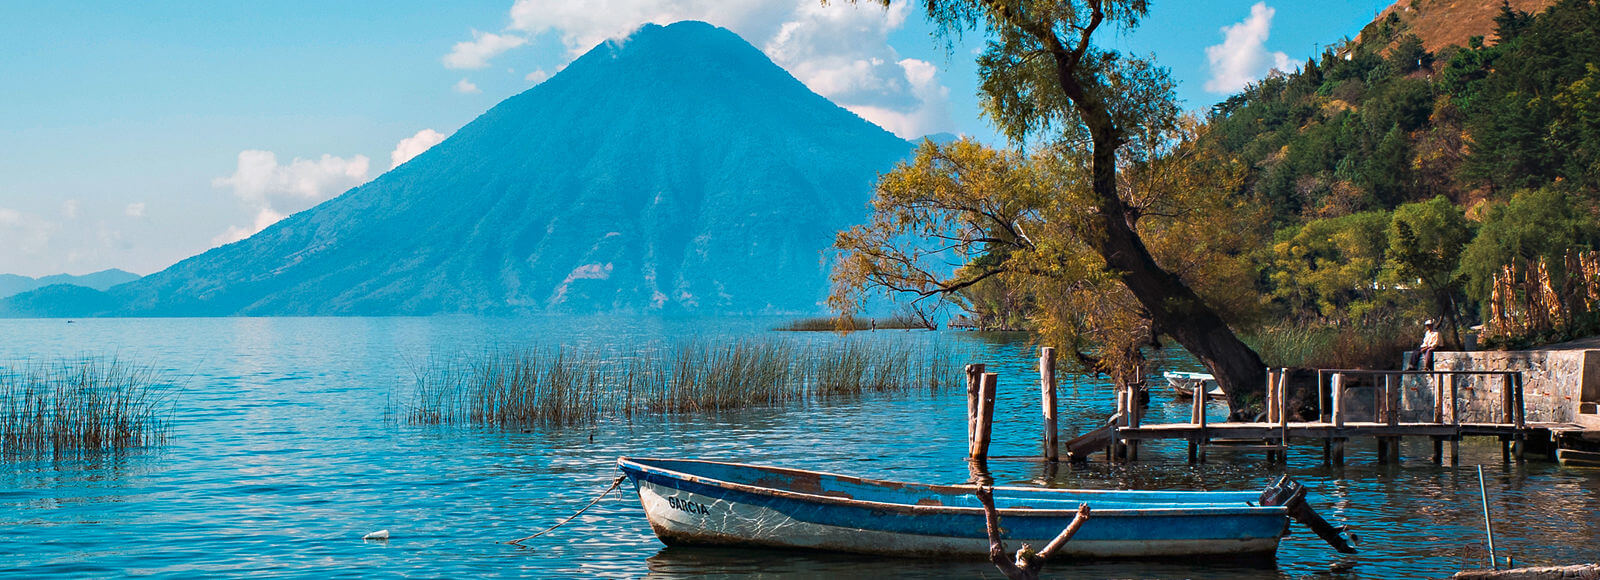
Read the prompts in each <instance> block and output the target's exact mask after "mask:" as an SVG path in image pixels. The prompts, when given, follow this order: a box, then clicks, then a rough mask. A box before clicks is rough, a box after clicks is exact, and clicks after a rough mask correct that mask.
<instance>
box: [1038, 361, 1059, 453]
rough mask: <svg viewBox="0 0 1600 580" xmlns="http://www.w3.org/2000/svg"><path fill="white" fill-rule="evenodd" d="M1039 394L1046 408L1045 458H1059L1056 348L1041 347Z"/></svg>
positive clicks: (1041, 402) (1042, 404) (1041, 403)
mask: <svg viewBox="0 0 1600 580" xmlns="http://www.w3.org/2000/svg"><path fill="white" fill-rule="evenodd" d="M1039 394H1040V405H1041V406H1042V407H1043V408H1044V409H1043V410H1044V458H1045V459H1046V460H1048V461H1057V460H1058V459H1059V457H1058V455H1057V453H1058V451H1057V450H1056V349H1055V348H1054V347H1049V346H1047V347H1043V348H1040V349H1039Z"/></svg>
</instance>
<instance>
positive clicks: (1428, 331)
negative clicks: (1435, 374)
mask: <svg viewBox="0 0 1600 580" xmlns="http://www.w3.org/2000/svg"><path fill="white" fill-rule="evenodd" d="M1422 327H1423V328H1424V331H1423V333H1422V345H1421V346H1418V347H1417V352H1416V353H1415V354H1413V355H1411V368H1413V369H1416V370H1428V371H1431V370H1433V351H1434V349H1436V348H1439V331H1438V330H1436V329H1434V328H1433V321H1432V320H1429V321H1427V322H1424V323H1422Z"/></svg>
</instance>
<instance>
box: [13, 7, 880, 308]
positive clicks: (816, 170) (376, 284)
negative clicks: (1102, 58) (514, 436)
mask: <svg viewBox="0 0 1600 580" xmlns="http://www.w3.org/2000/svg"><path fill="white" fill-rule="evenodd" d="M910 149H911V144H910V143H908V142H906V141H904V140H901V139H899V138H897V137H895V136H894V135H893V134H890V133H889V132H887V131H884V130H883V129H881V128H879V127H877V126H875V125H872V124H871V123H868V122H867V121H865V120H863V119H861V118H860V117H857V116H856V115H854V114H852V113H850V112H849V111H846V110H844V109H843V108H840V107H839V106H837V105H835V104H833V103H832V102H830V101H828V100H827V99H825V98H823V97H821V96H819V95H817V94H815V93H812V92H811V91H810V90H808V89H807V88H806V87H805V86H804V85H803V84H801V83H800V82H799V81H797V80H795V79H794V78H793V77H792V76H790V75H789V74H788V73H787V72H785V71H784V70H783V69H781V68H779V67H778V66H776V65H774V64H773V63H772V62H771V61H769V60H768V59H767V58H766V56H765V55H763V54H762V53H761V52H760V51H759V50H756V49H755V48H754V47H752V46H750V44H749V43H746V42H745V41H744V40H743V39H741V38H739V37H738V36H736V35H734V34H733V33H732V32H729V31H727V30H725V29H721V28H717V27H713V26H711V25H709V24H705V23H701V22H680V23H677V24H673V25H670V26H665V27H663V26H655V25H650V26H645V27H644V28H642V29H641V30H639V31H638V32H637V33H635V34H634V35H633V36H632V37H630V38H628V39H626V40H624V41H621V42H614V43H612V42H608V43H603V44H601V45H600V46H597V47H596V48H594V49H593V50H591V51H590V52H589V53H588V54H585V55H584V56H582V57H580V58H579V59H577V60H576V61H574V62H573V63H572V64H571V65H569V66H568V67H567V68H566V69H565V70H563V71H562V72H561V73H560V74H558V75H556V76H554V77H552V78H550V79H549V80H547V81H545V82H544V83H541V84H540V85H538V86H536V87H534V88H532V89H529V90H527V91H525V92H523V93H521V94H519V95H516V96H514V97H511V98H509V99H506V100H505V101H503V102H501V103H500V104H498V105H496V106H495V107H494V108H492V109H490V110H489V111H488V112H486V113H484V114H483V115H482V116H480V117H478V118H477V119H476V120H474V121H473V122H471V123H469V124H468V125H466V126H465V127H462V128H461V130H460V131H457V132H456V134H455V135H452V136H451V137H450V138H449V139H446V140H445V141H444V142H443V143H440V144H439V145H436V146H434V147H433V148H432V149H430V150H428V151H427V152H425V153H423V154H422V155H420V156H418V157H416V158H415V159H413V160H411V161H410V162H408V163H406V164H404V165H401V166H400V167H398V168H395V169H394V170H391V171H389V172H388V173H385V174H383V175H382V176H379V177H378V178H377V179H375V180H373V181H372V182H370V183H368V184H366V185H362V186H360V187H357V188H354V189H352V190H350V191H347V192H345V193H344V194H343V195H340V196H339V197H337V198H334V199H331V200H329V201H327V202H324V203H322V204H320V205H318V206H316V207H314V208H312V209H309V210H306V211H304V212H301V213H298V214H295V215H293V216H290V217H288V218H286V219H284V220H283V221H281V222H279V223H277V224H275V225H273V226H271V227H269V228H267V229H266V230H263V231H262V232H260V233H258V234H256V235H254V236H252V237H250V238H248V239H245V240H243V241H240V242H236V243H233V244H228V245H225V246H222V247H219V248H215V249H212V250H210V251H207V252H205V253H203V254H200V255H198V256H195V257H192V258H189V259H187V260H184V261H182V262H179V263H178V264H176V265H174V266H172V267H171V268H168V269H166V270H164V271H161V272H158V273H155V274H151V275H149V276H146V277H145V278H142V279H139V280H137V281H133V282H130V283H126V284H122V285H119V286H115V287H112V288H110V289H109V290H108V291H106V292H105V293H104V295H103V296H88V295H84V294H82V293H79V292H57V293H56V295H32V296H29V295H27V294H24V295H21V296H17V297H13V298H12V299H10V300H6V301H0V312H11V313H12V315H27V316H84V315H85V312H84V307H85V306H87V307H91V308H90V309H91V310H92V309H93V308H99V310H97V311H94V312H90V314H100V315H114V316H115V315H123V316H219V315H393V314H435V313H479V314H515V313H530V312H641V313H648V312H662V313H672V312H717V313H801V312H816V311H820V310H822V306H821V302H822V300H823V299H824V297H825V296H826V292H827V261H828V257H827V252H826V251H827V249H828V248H829V247H830V245H831V243H832V241H833V238H834V235H835V233H836V232H837V231H839V230H840V229H843V228H845V227H847V226H849V225H851V224H854V223H858V222H860V221H862V220H864V219H865V215H866V204H867V201H868V199H869V198H870V194H871V191H872V184H873V182H874V181H875V179H876V177H877V174H878V173H879V172H881V171H887V170H888V169H890V168H891V167H892V166H893V164H894V163H895V162H896V161H898V160H900V159H903V158H904V157H906V155H907V154H908V153H909V152H910ZM23 306H26V308H22V307H23Z"/></svg>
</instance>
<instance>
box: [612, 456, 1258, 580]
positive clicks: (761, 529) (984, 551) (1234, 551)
mask: <svg viewBox="0 0 1600 580" xmlns="http://www.w3.org/2000/svg"><path fill="white" fill-rule="evenodd" d="M622 467H623V471H624V472H625V473H627V474H628V476H629V477H630V479H632V481H633V482H634V484H635V486H636V488H637V490H638V492H639V500H640V503H641V505H642V506H643V507H644V511H645V514H646V516H647V517H648V519H649V521H650V526H651V528H652V529H654V531H655V533H656V536H657V537H659V538H660V539H661V541H662V542H663V543H666V544H668V545H730V546H759V547H775V548H801V549H815V550H829V551H840V552H852V553H862V554H877V555H889V556H906V557H936V558H960V559H984V558H987V557H988V554H989V541H988V538H987V535H986V533H985V531H984V530H985V526H984V514H983V511H982V509H981V508H977V507H965V506H948V505H947V506H936V505H901V504H892V503H884V502H874V501H859V500H854V499H849V498H842V497H836V496H827V495H816V496H814V497H806V496H808V495H811V494H806V493H798V492H793V491H785V490H762V489H760V488H753V489H740V488H741V487H745V486H740V485H731V486H730V485H728V482H723V481H719V480H714V479H706V478H701V477H695V476H688V477H682V476H680V475H681V474H673V473H671V472H663V471H661V470H652V469H648V468H646V469H638V468H634V469H630V468H629V466H628V465H627V464H626V463H624V464H623V466H622ZM857 481H867V482H868V483H873V482H870V480H857ZM884 483H891V482H884ZM904 485H911V484H904ZM839 495H842V494H839ZM1035 495H1041V496H1042V494H1035ZM1121 499H1125V498H1108V499H1107V503H1110V504H1112V505H1119V506H1122V505H1127V504H1126V502H1122V501H1118V500H1121ZM1017 501H1021V502H1024V503H1032V504H1041V505H1049V504H1051V503H1052V502H1050V501H1048V500H1046V499H1033V498H1029V499H1018V500H1017ZM1072 501H1076V498H1074V500H1072ZM924 503H932V502H930V501H928V500H927V499H926V498H924ZM1094 503H1095V502H1094V500H1092V499H1091V500H1090V504H1091V509H1093V505H1094ZM1151 505H1152V506H1157V507H1151V508H1131V509H1094V512H1093V515H1092V516H1091V517H1090V519H1089V521H1088V522H1086V523H1085V525H1084V526H1083V527H1082V529H1080V530H1079V531H1078V534H1077V535H1076V536H1074V537H1073V540H1072V541H1071V542H1068V543H1067V545H1066V547H1065V549H1064V550H1062V551H1061V552H1058V554H1059V555H1060V556H1062V557H1077V558H1151V557H1157V558H1161V557H1166V558H1175V557H1189V556H1259V557H1267V558H1270V557H1271V556H1272V554H1273V553H1274V552H1276V550H1277V546H1278V540H1279V538H1280V537H1281V535H1282V534H1283V532H1284V529H1285V525H1286V516H1285V515H1284V512H1283V510H1281V509H1275V508H1271V507H1266V508H1263V507H1254V506H1248V505H1246V504H1244V503H1243V502H1239V504H1238V506H1237V507H1234V506H1221V505H1215V504H1207V503H1194V504H1191V505H1186V506H1185V505H1180V504H1178V503H1170V502H1152V503H1151ZM1061 507H1062V508H1063V509H1035V508H1013V509H1001V510H1000V513H1001V517H1002V525H1003V526H1004V528H1005V529H1006V531H1007V538H1006V539H1007V540H1008V541H1009V542H1011V545H1012V547H1013V548H1016V547H1019V546H1020V544H1021V543H1029V544H1032V545H1033V546H1035V547H1036V548H1039V547H1043V546H1044V545H1045V544H1047V543H1049V541H1050V540H1051V539H1052V538H1054V537H1055V536H1056V534H1059V533H1060V532H1061V530H1063V529H1065V528H1066V526H1067V524H1068V523H1070V522H1071V521H1072V518H1073V516H1074V515H1076V504H1075V503H1073V505H1072V506H1071V509H1065V507H1066V506H1061Z"/></svg>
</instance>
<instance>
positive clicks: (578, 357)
mask: <svg viewBox="0 0 1600 580" xmlns="http://www.w3.org/2000/svg"><path fill="white" fill-rule="evenodd" d="M954 361H955V357H954V355H953V354H952V353H949V352H939V351H935V352H923V351H922V350H921V349H918V348H914V347H911V346H900V345H881V344H860V343H855V342H845V343H843V344H836V345H799V344H795V343H792V342H788V341H781V340H767V339H743V340H737V341H733V342H729V343H726V344H717V345H711V344H705V343H698V342H691V343H684V344H680V345H678V346H677V347H675V348H671V349H666V350H663V351H649V350H637V351H632V352H626V353H615V352H601V351H597V350H573V349H498V350H491V351H488V352H485V353H484V354H482V355H480V356H478V357H476V358H472V359H468V360H461V359H453V360H443V361H441V360H437V359H436V360H434V361H432V362H430V363H429V364H427V365H426V366H425V367H424V368H421V369H417V370H416V371H415V374H416V382H415V387H414V389H413V390H412V392H411V393H410V396H409V397H407V399H408V400H407V402H406V403H405V406H404V408H403V409H401V412H400V415H401V416H402V417H403V418H404V420H405V421H406V422H408V423H412V424H423V425H433V424H457V423H465V424H473V425H491V426H522V425H590V424H595V423H599V422H601V421H605V420H627V419H632V418H634V417H639V416H665V415H672V414H682V413H704V412H721V411H732V410H738V409H744V408H751V407H761V406H773V405H781V404H787V403H794V402H810V401H822V400H827V399H830V398H838V397H849V396H856V395H860V394H863V393H869V392H910V391H916V390H936V389H941V388H948V387H951V386H954V385H956V384H958V383H961V384H965V383H964V381H965V378H964V376H963V375H962V374H961V369H960V368H959V366H958V365H956V364H955V362H954Z"/></svg>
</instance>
